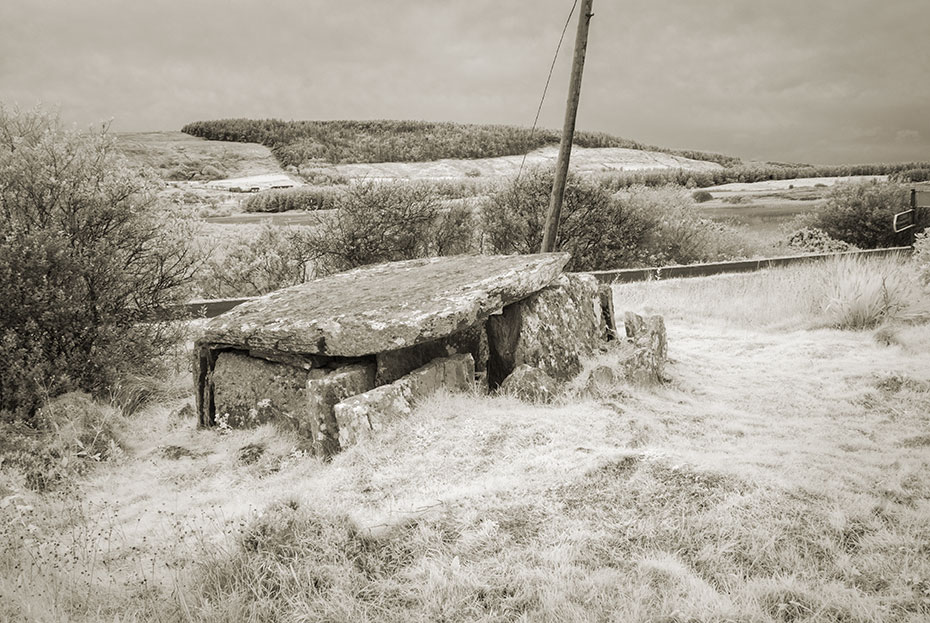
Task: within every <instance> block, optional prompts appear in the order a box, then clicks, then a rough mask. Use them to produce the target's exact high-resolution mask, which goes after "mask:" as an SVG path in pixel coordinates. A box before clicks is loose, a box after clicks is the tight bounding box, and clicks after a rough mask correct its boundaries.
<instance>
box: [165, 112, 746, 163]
mask: <svg viewBox="0 0 930 623" xmlns="http://www.w3.org/2000/svg"><path fill="white" fill-rule="evenodd" d="M181 131H182V132H185V133H186V134H190V135H192V136H197V137H201V138H206V139H210V140H216V141H236V142H247V143H261V144H263V145H266V146H268V147H270V148H271V150H272V153H274V155H275V157H276V158H277V159H278V160H279V161H280V162H281V164H282V165H284V166H295V167H300V166H301V165H302V164H304V163H307V162H321V161H322V162H329V163H332V164H339V163H347V162H428V161H432V160H440V159H442V158H466V159H474V158H493V157H498V156H514V155H521V154H525V153H527V152H529V151H532V150H534V149H539V148H541V147H545V146H546V145H553V144H557V143H558V142H559V140H560V134H559V132H557V131H556V130H549V129H536V130H532V129H530V128H524V127H519V126H512V125H478V124H464V123H451V122H429V121H394V120H374V121H282V120H280V119H219V120H216V121H195V122H193V123H188V124H187V125H185V126H184V127H183V128H181ZM574 144H575V145H578V146H579V147H625V148H628V149H639V150H648V151H659V152H663V153H668V154H672V155H677V156H682V157H686V158H692V159H695V160H704V161H708V162H716V163H718V164H721V165H723V166H733V165H736V164H738V163H739V162H740V160H739V158H734V157H732V156H725V155H722V154H713V153H705V152H699V151H680V150H670V149H663V148H660V147H655V146H651V145H645V144H643V143H639V142H637V141H632V140H629V139H625V138H620V137H616V136H612V135H610V134H606V133H603V132H576V133H575V138H574Z"/></svg>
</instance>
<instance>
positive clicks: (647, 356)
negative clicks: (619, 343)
mask: <svg viewBox="0 0 930 623" xmlns="http://www.w3.org/2000/svg"><path fill="white" fill-rule="evenodd" d="M624 327H625V329H626V334H627V340H628V341H629V342H630V343H631V345H632V347H633V352H632V354H631V355H629V356H628V357H627V358H626V359H625V360H624V361H623V370H624V374H625V375H626V377H627V379H629V380H630V381H633V382H635V383H640V384H646V385H648V384H652V383H661V382H663V381H665V373H664V370H665V362H666V360H667V358H668V338H667V336H666V332H665V320H664V319H663V318H662V316H649V317H648V318H645V319H644V318H643V317H642V316H640V315H638V314H634V313H632V312H626V314H624Z"/></svg>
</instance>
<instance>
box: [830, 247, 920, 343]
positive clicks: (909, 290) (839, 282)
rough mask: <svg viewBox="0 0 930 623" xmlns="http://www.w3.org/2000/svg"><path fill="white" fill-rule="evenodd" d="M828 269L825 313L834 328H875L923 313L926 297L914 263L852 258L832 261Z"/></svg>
mask: <svg viewBox="0 0 930 623" xmlns="http://www.w3.org/2000/svg"><path fill="white" fill-rule="evenodd" d="M828 269H829V272H828V273H827V276H826V290H827V292H826V298H827V302H826V304H825V305H824V307H823V311H824V313H825V314H826V316H827V318H828V319H829V322H830V324H831V325H832V326H834V327H837V328H840V329H871V328H873V327H875V326H877V325H878V324H880V323H882V322H888V321H895V320H903V319H908V318H910V317H913V316H914V315H915V314H917V313H919V310H918V305H919V303H920V302H921V299H922V298H923V296H922V292H921V289H920V286H919V283H918V280H917V279H916V278H915V277H916V274H915V271H914V267H913V265H912V264H910V263H906V262H902V261H895V260H892V261H888V262H884V261H874V260H871V261H870V260H864V259H861V258H859V257H855V256H851V257H842V258H840V259H838V260H836V261H834V262H831V263H830V265H829V266H828Z"/></svg>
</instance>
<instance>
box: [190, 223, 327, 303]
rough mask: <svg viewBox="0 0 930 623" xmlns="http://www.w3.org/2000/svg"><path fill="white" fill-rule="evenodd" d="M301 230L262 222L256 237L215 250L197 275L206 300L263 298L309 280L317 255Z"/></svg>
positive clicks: (198, 286) (200, 292)
mask: <svg viewBox="0 0 930 623" xmlns="http://www.w3.org/2000/svg"><path fill="white" fill-rule="evenodd" d="M302 231H303V230H302V229H301V228H298V227H278V226H275V225H272V224H271V223H268V222H265V223H262V225H261V228H260V229H259V232H258V235H257V236H256V237H255V238H248V239H245V238H242V239H239V240H237V241H235V242H233V243H232V244H229V245H226V246H224V247H220V248H218V249H215V250H214V251H213V254H212V255H211V257H210V258H209V259H208V260H207V261H206V262H205V264H204V265H203V267H202V269H201V270H200V271H199V272H198V274H197V282H196V283H197V288H198V293H199V294H200V295H201V296H203V297H205V298H232V297H239V296H259V295H261V294H266V293H268V292H272V291H274V290H279V289H281V288H286V287H287V286H292V285H295V284H298V283H303V282H304V281H306V279H307V277H308V276H309V274H310V273H311V270H312V267H311V264H310V260H311V256H312V255H313V253H312V251H310V250H309V249H308V248H307V246H306V245H305V244H304V241H303V239H302V237H301V233H302Z"/></svg>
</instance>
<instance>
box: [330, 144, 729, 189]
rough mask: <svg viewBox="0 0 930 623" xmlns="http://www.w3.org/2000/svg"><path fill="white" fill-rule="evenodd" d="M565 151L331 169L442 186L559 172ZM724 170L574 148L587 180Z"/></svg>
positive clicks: (575, 162)
mask: <svg viewBox="0 0 930 623" xmlns="http://www.w3.org/2000/svg"><path fill="white" fill-rule="evenodd" d="M558 151H559V148H558V147H556V146H552V145H549V146H546V147H542V148H540V149H535V150H533V151H531V152H530V153H528V154H525V156H524V155H520V156H498V157H495V158H476V159H472V160H468V159H464V158H446V159H442V160H435V161H432V162H375V163H356V164H337V165H332V166H331V167H329V168H327V171H332V172H334V173H335V174H336V175H338V176H340V177H344V178H347V179H350V180H358V179H366V180H374V181H382V180H384V181H387V180H442V179H462V178H466V177H479V178H493V177H513V176H514V175H516V174H517V172H518V171H519V170H520V168H521V166H522V167H524V168H526V169H530V168H534V167H547V166H548V167H554V166H555V161H556V157H557V156H558ZM723 168H724V167H723V166H722V165H720V164H717V163H716V162H708V161H706V160H695V159H691V158H685V157H683V156H675V155H672V154H666V153H662V152H654V151H645V150H641V149H629V148H626V147H578V146H577V145H576V146H573V147H572V157H571V170H572V171H574V172H575V173H580V174H583V175H588V174H606V173H616V172H620V171H623V172H640V171H649V172H653V171H657V170H666V169H680V170H684V171H699V172H713V171H718V170H722V169H723Z"/></svg>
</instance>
